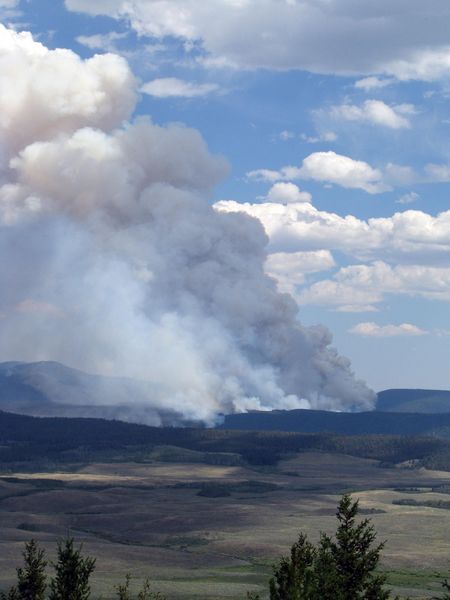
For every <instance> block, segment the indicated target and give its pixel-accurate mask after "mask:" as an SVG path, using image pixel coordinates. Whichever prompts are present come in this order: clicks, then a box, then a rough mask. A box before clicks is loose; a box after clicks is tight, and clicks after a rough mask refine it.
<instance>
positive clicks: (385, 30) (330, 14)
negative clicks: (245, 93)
mask: <svg viewBox="0 0 450 600" xmlns="http://www.w3.org/2000/svg"><path fill="white" fill-rule="evenodd" d="M65 3H66V6H67V8H69V9H70V10H75V11H82V12H86V13H88V14H91V15H98V14H104V15H109V16H112V17H114V18H116V19H126V20H127V21H128V22H129V23H130V25H131V27H132V28H133V29H134V30H135V31H136V32H137V33H138V34H139V35H147V36H152V37H156V38H163V37H165V36H172V37H175V38H178V39H181V40H182V41H189V42H196V43H199V44H200V45H201V48H202V50H203V52H204V53H205V55H206V59H207V60H208V63H209V64H211V63H213V64H215V65H216V66H217V65H226V66H234V67H239V68H247V69H249V68H250V69H252V68H261V67H262V68H271V69H301V70H307V71H311V72H315V73H326V74H338V75H358V76H361V75H366V76H370V75H376V76H380V75H385V76H392V77H396V78H398V79H401V80H408V79H422V80H426V81H429V80H435V79H439V78H441V77H445V76H448V74H449V72H450V46H449V43H448V26H447V24H448V18H449V16H450V7H449V6H448V4H447V3H446V2H442V0H430V1H429V2H427V4H424V3H423V2H422V0H409V2H408V3H407V4H405V10H407V13H408V18H407V19H405V18H404V14H405V10H399V9H398V7H395V6H394V5H393V4H392V2H390V1H388V0H379V1H378V2H377V3H376V5H374V4H373V3H371V2H359V3H357V4H355V2H354V0H328V1H327V2H316V1H315V0H306V1H304V2H292V1H290V0H281V1H280V0H240V1H234V0H233V1H232V0H210V1H209V2H198V0H179V1H178V2H176V4H174V3H173V2H172V1H171V0H158V1H157V2H148V1H147V0H133V1H132V2H130V1H128V0H65Z"/></svg>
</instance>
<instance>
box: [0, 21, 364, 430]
mask: <svg viewBox="0 0 450 600" xmlns="http://www.w3.org/2000/svg"><path fill="white" fill-rule="evenodd" d="M0 49H1V52H0V56H1V58H0V77H1V79H2V80H3V81H6V80H7V81H8V86H1V87H0V90H1V91H0V134H1V139H2V143H1V151H0V252H1V256H2V261H1V264H0V289H1V295H0V359H1V360H11V359H15V360H24V361H38V360H57V361H61V362H63V363H65V364H67V365H70V366H73V367H77V368H79V369H83V370H86V371H88V372H96V373H103V374H110V375H111V374H112V375H120V376H123V377H131V378H137V379H141V380H144V381H145V382H147V383H148V385H149V390H151V392H150V393H149V396H148V405H149V409H151V411H150V412H152V414H154V413H155V410H156V413H157V411H158V410H161V411H167V410H173V411H176V412H177V413H179V414H181V415H183V416H184V417H185V418H188V419H189V418H192V419H197V420H202V421H204V422H206V423H212V422H214V421H215V420H216V419H217V417H218V415H219V414H221V413H230V412H239V411H246V410H249V409H269V408H279V409H282V408H295V407H321V408H324V407H326V408H335V409H345V408H352V407H368V406H369V405H370V404H371V402H372V400H373V393H372V392H371V391H370V390H368V388H367V387H366V386H365V384H364V383H363V382H361V381H358V380H355V378H354V376H353V373H352V371H351V369H350V364H349V361H348V360H347V359H345V358H343V357H341V356H339V355H338V354H337V352H336V351H335V350H334V349H333V348H332V347H330V343H331V335H330V333H329V332H328V331H327V330H326V329H325V328H324V327H322V326H317V327H309V328H305V327H302V326H301V325H300V324H299V322H298V321H297V306H296V304H295V303H294V301H293V299H292V298H291V297H290V296H289V295H287V294H280V293H278V292H277V289H276V284H275V282H274V280H272V279H271V278H269V277H268V276H266V275H265V274H264V261H265V258H266V245H267V238H266V235H265V233H264V230H263V228H262V226H261V224H260V222H259V221H257V220H256V219H254V218H252V217H249V216H247V215H245V214H238V213H220V212H216V211H215V210H214V209H213V208H212V207H211V205H210V204H209V202H208V199H209V197H210V193H211V189H212V188H213V186H214V185H215V184H216V183H217V182H218V181H220V180H221V179H222V178H223V177H224V176H225V175H226V174H227V172H228V166H227V163H226V161H225V160H224V159H223V158H221V157H217V156H212V155H211V154H210V153H209V151H208V149H207V147H206V144H205V142H204V140H203V139H202V137H201V135H200V134H199V133H198V132H197V131H195V130H192V129H189V128H187V127H183V126H182V125H178V124H177V125H168V126H166V127H160V126H158V125H155V124H153V123H152V122H151V120H150V119H149V118H137V119H135V120H134V121H131V122H130V121H127V119H129V118H130V115H131V114H132V111H133V108H134V106H135V102H136V100H137V94H136V86H137V84H136V82H135V79H134V77H133V75H132V73H131V72H130V70H129V68H128V66H127V63H126V62H125V61H124V60H123V59H122V58H120V57H118V56H114V55H111V54H104V55H101V56H95V57H93V58H91V59H89V60H86V61H83V60H81V59H80V58H79V57H78V56H77V55H75V54H74V53H73V52H71V51H69V50H53V51H50V50H48V49H47V48H45V47H44V46H42V45H41V44H39V43H37V42H35V41H34V40H33V39H32V38H31V36H30V35H29V34H24V33H22V34H17V33H15V32H14V31H11V30H8V29H5V28H3V27H1V26H0ZM62 401H63V400H62ZM111 402H114V398H111ZM129 402H130V404H131V403H133V398H132V397H130V398H129ZM154 421H155V418H153V422H154Z"/></svg>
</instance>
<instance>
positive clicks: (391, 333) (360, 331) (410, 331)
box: [350, 322, 428, 338]
mask: <svg viewBox="0 0 450 600" xmlns="http://www.w3.org/2000/svg"><path fill="white" fill-rule="evenodd" d="M350 333H354V334H356V335H361V336H365V337H377V338H384V337H398V336H418V335H426V334H427V333H428V331H425V330H424V329H421V328H420V327H417V326H416V325H412V324H411V323H401V324H400V325H377V324H376V323H373V322H367V323H358V324H357V325H355V326H354V327H352V328H351V329H350Z"/></svg>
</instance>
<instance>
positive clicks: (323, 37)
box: [0, 0, 450, 390]
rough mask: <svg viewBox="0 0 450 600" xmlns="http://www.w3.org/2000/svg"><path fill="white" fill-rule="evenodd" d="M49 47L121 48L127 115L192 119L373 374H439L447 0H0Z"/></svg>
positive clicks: (227, 197)
mask: <svg viewBox="0 0 450 600" xmlns="http://www.w3.org/2000/svg"><path fill="white" fill-rule="evenodd" d="M0 7H2V8H1V9H0V10H1V13H0V14H1V20H2V22H3V23H4V24H6V25H7V26H8V27H10V28H13V29H15V30H17V31H19V30H22V29H23V30H27V31H30V32H31V33H32V35H33V37H34V39H35V40H37V41H40V42H41V43H42V44H44V45H45V46H46V47H47V48H49V49H55V48H67V49H71V50H72V51H73V52H75V53H76V54H78V55H79V56H80V57H81V58H83V59H89V58H90V57H92V56H93V55H95V54H98V53H100V54H103V53H106V52H111V53H114V54H118V55H120V56H122V57H123V58H124V59H125V60H126V61H127V62H128V64H129V67H130V68H131V70H132V72H133V74H134V75H135V77H136V78H137V80H138V84H137V88H138V90H139V99H138V102H137V105H136V108H135V109H134V116H139V115H150V116H151V118H152V120H153V122H154V123H155V124H158V125H166V124H167V123H170V122H180V123H183V124H185V125H187V126H189V127H192V128H195V129H196V130H198V131H199V132H200V133H201V135H202V136H203V138H204V139H205V141H206V143H207V146H208V148H209V151H210V152H211V153H212V154H215V155H216V154H219V155H222V156H224V157H225V158H226V160H227V162H228V164H229V170H228V173H227V174H226V172H225V170H224V173H223V176H222V178H221V179H220V181H218V182H217V184H216V185H215V186H214V187H213V188H212V189H211V191H210V203H211V204H215V210H217V211H221V212H226V213H230V212H236V211H238V212H239V211H244V212H247V213H248V214H250V215H252V216H254V217H257V218H259V219H260V220H261V222H262V224H263V226H264V227H265V229H266V232H267V234H268V236H269V239H270V241H269V246H268V251H269V254H270V256H269V260H268V261H267V263H266V271H267V272H268V273H269V274H270V275H271V276H272V277H274V278H276V279H277V281H278V286H279V289H280V290H281V291H283V292H288V293H290V294H291V295H292V296H293V297H294V298H295V299H296V301H297V303H298V304H299V313H298V318H299V320H300V322H301V323H303V324H305V325H314V324H316V323H321V324H324V325H326V326H327V327H328V328H329V329H330V330H331V332H332V334H333V337H334V341H333V344H334V345H335V346H336V347H337V348H338V350H339V352H340V353H341V354H344V355H346V356H348V357H349V358H350V360H351V362H352V366H353V369H354V371H355V372H356V374H357V376H358V377H360V378H362V379H365V380H366V381H367V383H368V384H369V385H370V386H371V387H372V388H373V389H375V390H380V389H384V388H387V387H423V388H426V387H429V388H447V389H450V370H449V369H448V356H449V353H450V322H449V310H448V308H449V300H450V212H448V213H447V212H446V211H449V210H450V202H449V194H448V192H449V185H450V135H449V134H450V104H449V97H450V35H449V34H448V32H449V31H450V6H449V4H448V2H445V1H443V0H430V1H429V2H428V3H426V5H425V4H424V3H423V2H419V1H417V0H409V1H405V0H395V1H394V2H392V1H390V2H387V1H385V0H380V1H379V2H377V3H373V2H370V1H367V0H359V1H355V0H320V1H313V0H302V1H301V0H210V1H209V2H208V3H207V4H205V3H203V2H200V1H199V0H158V1H157V0H132V1H128V2H125V1H122V0H66V2H64V1H63V0H28V1H25V0H21V1H19V2H15V1H14V0H0Z"/></svg>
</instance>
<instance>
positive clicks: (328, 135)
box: [300, 131, 337, 144]
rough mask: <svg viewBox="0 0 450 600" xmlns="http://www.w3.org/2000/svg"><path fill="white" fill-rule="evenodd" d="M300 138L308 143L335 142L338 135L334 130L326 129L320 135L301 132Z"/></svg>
mask: <svg viewBox="0 0 450 600" xmlns="http://www.w3.org/2000/svg"><path fill="white" fill-rule="evenodd" d="M300 139H301V140H303V141H304V142H307V143H308V144H318V143H320V142H335V141H336V140H337V135H336V134H335V133H334V131H325V132H324V133H321V134H319V135H316V136H314V135H312V136H308V135H306V134H305V133H301V134H300Z"/></svg>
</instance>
